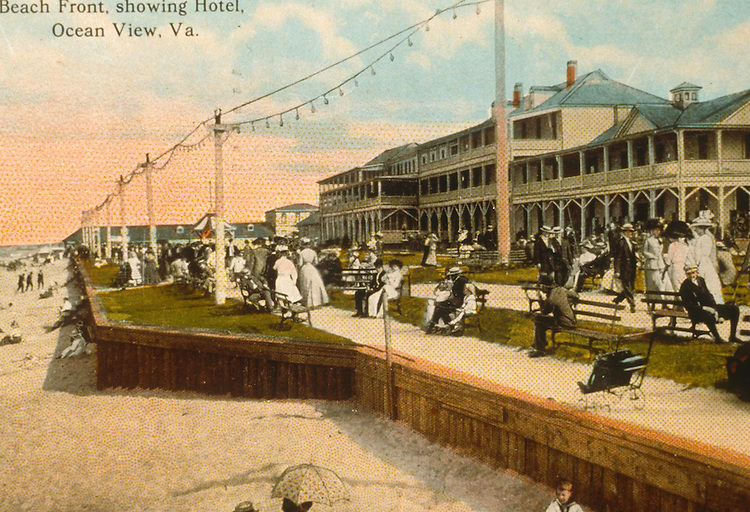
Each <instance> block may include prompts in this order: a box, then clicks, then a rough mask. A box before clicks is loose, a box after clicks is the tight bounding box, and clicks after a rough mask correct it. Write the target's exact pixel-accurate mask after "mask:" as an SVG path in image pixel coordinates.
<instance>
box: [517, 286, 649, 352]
mask: <svg viewBox="0 0 750 512" xmlns="http://www.w3.org/2000/svg"><path fill="white" fill-rule="evenodd" d="M522 288H523V290H524V292H526V296H527V298H528V300H529V311H530V312H531V313H532V315H533V316H536V315H540V314H541V308H542V303H543V302H544V297H545V296H544V294H543V292H542V289H541V288H540V287H539V286H536V285H527V286H522ZM534 304H536V307H535V306H534ZM571 307H572V309H573V312H574V313H575V317H576V325H575V326H574V327H557V328H555V329H550V333H551V334H550V339H551V341H552V347H553V348H556V347H557V346H558V345H568V346H572V347H578V348H583V349H586V350H588V352H589V355H590V356H593V355H596V354H601V353H604V352H609V351H612V350H615V349H617V348H618V347H619V346H620V344H621V343H622V342H624V341H626V340H627V339H628V338H633V337H638V336H643V335H644V334H648V332H647V331H643V332H636V333H631V334H618V333H615V332H614V330H615V327H616V326H618V325H619V324H620V323H621V321H622V315H621V311H622V310H624V309H625V306H623V305H622V304H614V303H613V302H611V301H609V300H592V299H583V298H581V299H578V301H577V302H575V304H571ZM581 320H587V321H589V322H599V323H602V321H604V322H603V323H604V326H605V329H604V330H602V329H594V328H592V327H589V326H586V325H581V323H580V322H581ZM559 333H567V334H572V335H575V336H578V337H581V338H585V339H586V340H587V342H586V343H578V342H576V341H573V340H571V341H568V342H559V341H558V340H557V334H559ZM597 342H603V343H604V346H596V343H597Z"/></svg>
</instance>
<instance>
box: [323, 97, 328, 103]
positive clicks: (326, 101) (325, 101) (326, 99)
mask: <svg viewBox="0 0 750 512" xmlns="http://www.w3.org/2000/svg"><path fill="white" fill-rule="evenodd" d="M323 104H324V105H328V98H326V95H325V94H324V95H323Z"/></svg>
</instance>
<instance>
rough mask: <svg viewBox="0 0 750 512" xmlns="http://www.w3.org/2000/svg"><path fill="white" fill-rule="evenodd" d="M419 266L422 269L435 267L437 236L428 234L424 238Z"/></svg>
mask: <svg viewBox="0 0 750 512" xmlns="http://www.w3.org/2000/svg"><path fill="white" fill-rule="evenodd" d="M421 265H422V266H423V267H435V266H437V235H435V233H430V234H429V235H427V238H425V241H424V253H423V254H422V262H421Z"/></svg>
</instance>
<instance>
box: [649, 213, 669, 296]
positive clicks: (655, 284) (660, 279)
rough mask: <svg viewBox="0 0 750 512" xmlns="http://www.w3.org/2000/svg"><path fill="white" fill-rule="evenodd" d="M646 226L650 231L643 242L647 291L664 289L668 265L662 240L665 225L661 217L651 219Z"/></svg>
mask: <svg viewBox="0 0 750 512" xmlns="http://www.w3.org/2000/svg"><path fill="white" fill-rule="evenodd" d="M645 227H646V229H647V230H648V232H649V234H648V236H647V237H646V240H645V242H644V243H643V275H644V280H645V284H646V291H648V292H651V291H659V292H660V291H664V290H665V289H666V288H665V279H664V271H665V269H666V265H665V263H664V254H663V245H662V241H661V234H662V231H663V225H662V223H661V221H660V220H659V219H649V221H648V222H646V226H645Z"/></svg>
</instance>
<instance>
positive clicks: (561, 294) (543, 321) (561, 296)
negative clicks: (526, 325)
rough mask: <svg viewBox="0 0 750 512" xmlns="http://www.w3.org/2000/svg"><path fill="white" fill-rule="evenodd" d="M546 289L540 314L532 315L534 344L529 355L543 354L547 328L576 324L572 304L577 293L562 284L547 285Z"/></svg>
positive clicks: (568, 326) (539, 355) (576, 297)
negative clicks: (545, 296)
mask: <svg viewBox="0 0 750 512" xmlns="http://www.w3.org/2000/svg"><path fill="white" fill-rule="evenodd" d="M546 291H547V298H546V299H545V300H544V302H543V303H542V305H541V310H540V314H539V315H537V316H536V317H534V345H533V347H532V350H531V352H529V357H541V356H543V355H545V353H546V352H545V348H546V347H547V330H548V329H555V328H558V327H567V328H570V327H575V325H576V315H575V312H574V311H573V304H575V303H576V302H577V301H578V295H577V294H576V293H575V292H573V291H572V290H568V289H566V288H564V287H562V286H554V287H547V290H546Z"/></svg>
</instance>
